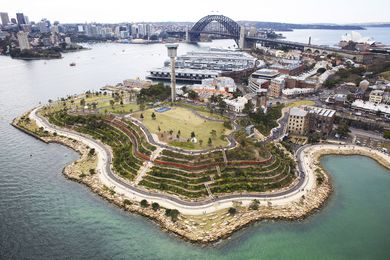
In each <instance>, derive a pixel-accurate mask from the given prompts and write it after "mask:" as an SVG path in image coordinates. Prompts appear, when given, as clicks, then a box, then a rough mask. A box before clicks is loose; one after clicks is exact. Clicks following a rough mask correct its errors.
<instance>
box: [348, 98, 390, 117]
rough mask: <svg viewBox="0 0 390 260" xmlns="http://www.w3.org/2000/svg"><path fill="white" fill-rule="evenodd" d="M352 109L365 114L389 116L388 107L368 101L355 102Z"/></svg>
mask: <svg viewBox="0 0 390 260" xmlns="http://www.w3.org/2000/svg"><path fill="white" fill-rule="evenodd" d="M351 107H352V108H354V109H356V110H362V111H365V112H370V113H375V114H376V113H378V112H379V113H383V114H385V115H390V105H386V104H379V105H377V104H375V103H372V102H369V101H363V100H361V99H357V100H355V101H354V102H353V103H352V105H351Z"/></svg>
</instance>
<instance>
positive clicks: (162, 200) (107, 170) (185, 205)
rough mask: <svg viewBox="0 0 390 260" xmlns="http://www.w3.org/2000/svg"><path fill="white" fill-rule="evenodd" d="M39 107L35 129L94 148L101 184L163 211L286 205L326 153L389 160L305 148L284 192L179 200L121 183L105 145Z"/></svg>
mask: <svg viewBox="0 0 390 260" xmlns="http://www.w3.org/2000/svg"><path fill="white" fill-rule="evenodd" d="M39 108H40V107H38V108H35V109H34V110H32V111H31V113H30V115H29V117H30V118H31V119H33V120H35V121H36V123H37V125H38V126H42V127H43V128H44V129H45V130H47V131H49V132H57V134H58V135H62V136H65V137H68V138H72V139H75V140H77V141H79V142H82V143H84V144H86V145H87V146H89V147H91V148H95V150H96V152H97V154H98V164H97V172H98V176H99V179H100V181H101V182H102V183H103V184H104V185H106V186H107V187H110V188H112V189H113V190H115V192H116V193H118V194H122V195H124V196H125V197H128V198H129V199H131V200H135V201H141V200H143V199H146V200H148V201H149V202H157V203H159V204H160V205H161V206H163V207H166V208H175V209H177V210H179V211H180V212H181V213H183V214H187V215H200V214H205V213H211V212H214V211H217V210H220V209H223V208H228V207H231V206H232V205H233V202H237V201H240V202H242V203H243V205H249V204H250V203H251V202H252V201H253V200H254V199H257V200H259V201H260V202H272V204H273V205H286V204H288V203H290V202H295V201H299V200H300V199H301V198H302V195H305V194H306V193H307V192H309V191H310V190H311V189H313V188H315V187H316V174H315V172H314V168H316V166H315V164H318V162H319V158H320V157H321V156H322V155H326V154H357V155H364V156H369V157H371V158H373V159H375V160H377V161H378V162H379V163H381V164H382V165H384V166H385V167H388V168H390V157H389V156H388V155H385V154H383V153H381V152H379V151H376V150H373V149H369V148H365V147H360V146H354V145H332V144H325V145H306V146H303V147H301V148H299V149H298V151H297V152H296V154H295V156H296V158H297V160H298V169H299V170H298V172H299V178H298V182H297V183H296V184H295V185H294V186H293V187H291V188H289V189H287V190H283V191H279V192H274V193H269V194H232V195H226V196H220V197H218V198H216V199H208V200H204V201H183V200H181V199H179V198H178V197H176V196H173V195H168V194H162V193H156V192H149V191H147V190H144V189H140V188H138V187H136V186H134V185H132V184H130V183H128V182H125V181H124V180H122V179H121V178H120V177H119V176H117V175H116V174H114V173H113V171H112V169H111V161H112V157H111V152H110V150H109V149H108V148H107V147H106V146H105V145H103V144H102V143H100V142H99V141H97V140H94V139H92V138H90V137H87V136H84V135H81V134H80V133H77V132H73V131H70V130H66V129H60V128H58V127H55V126H52V125H51V124H50V123H49V122H48V121H47V120H46V119H45V118H43V117H41V116H39V115H37V113H36V112H37V110H38V109H39Z"/></svg>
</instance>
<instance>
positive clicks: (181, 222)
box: [13, 120, 332, 244]
mask: <svg viewBox="0 0 390 260" xmlns="http://www.w3.org/2000/svg"><path fill="white" fill-rule="evenodd" d="M13 125H14V126H15V127H17V128H18V129H20V130H22V131H24V132H27V133H30V134H31V135H32V136H34V137H36V138H39V139H40V140H42V141H44V142H46V143H53V142H54V143H59V144H62V145H65V146H67V147H69V148H71V149H73V150H75V151H77V152H78V153H79V154H80V158H79V159H78V160H76V161H74V162H73V163H71V164H69V165H67V166H66V167H65V168H64V169H63V174H64V176H65V177H66V178H68V179H70V180H73V181H76V182H78V183H82V184H84V185H86V186H88V187H89V188H90V189H91V190H92V191H93V192H94V193H96V194H98V195H99V196H101V197H102V198H104V199H106V200H107V201H109V202H111V203H113V204H115V205H117V206H118V207H120V208H122V209H124V210H125V211H129V212H132V213H136V214H139V215H142V216H145V217H147V218H149V219H151V220H153V221H154V222H155V223H157V224H158V225H159V226H160V227H161V229H163V230H165V231H167V232H170V233H173V234H176V235H178V236H179V237H181V238H183V239H185V240H187V241H190V242H192V243H199V244H209V243H213V242H216V241H219V240H221V239H226V238H228V237H230V236H231V235H232V234H233V233H235V232H236V231H238V230H240V229H243V228H245V227H247V226H249V225H250V224H252V223H254V222H256V221H261V220H290V221H293V220H302V219H304V218H306V217H307V216H309V215H311V214H313V213H315V212H316V211H317V210H319V209H320V208H321V207H322V206H323V205H324V203H325V202H326V200H327V198H328V197H329V194H330V193H331V191H332V187H331V183H330V178H329V176H328V175H327V174H326V173H325V172H324V171H322V169H321V171H322V174H323V176H324V181H323V182H322V183H321V185H319V186H318V185H315V187H314V188H313V189H311V190H308V191H307V193H306V195H305V196H302V197H301V198H300V199H299V200H297V201H294V202H289V203H286V204H285V205H272V202H270V201H269V202H267V203H265V202H262V203H261V204H260V205H259V208H258V209H257V210H252V209H249V208H248V206H244V205H243V204H242V203H240V202H238V201H237V202H236V205H235V207H236V208H237V213H236V214H234V215H230V214H229V213H228V212H227V209H225V210H219V211H217V212H215V213H209V214H206V215H202V216H191V215H183V214H180V215H179V217H178V220H177V221H175V222H173V221H172V220H171V218H170V217H168V216H166V215H165V210H164V209H163V208H160V209H158V210H156V211H155V210H153V209H152V208H151V207H146V208H143V207H141V206H140V203H139V202H137V201H132V200H130V199H129V198H128V197H125V196H124V195H123V194H118V193H116V192H115V191H114V190H113V189H111V188H110V187H107V186H105V185H104V184H103V183H102V182H101V181H100V179H99V177H98V176H97V175H98V174H90V173H89V171H88V169H84V171H81V170H80V168H83V167H82V166H83V165H86V164H88V163H89V164H91V161H96V160H97V158H96V157H97V156H96V155H95V156H93V157H91V156H90V155H89V151H90V149H89V147H88V146H86V145H85V144H83V143H81V142H79V141H76V140H73V139H69V138H67V137H62V136H54V135H49V136H39V135H38V134H37V133H34V132H32V131H31V130H29V129H27V128H24V127H22V126H20V125H18V120H15V121H14V122H13Z"/></svg>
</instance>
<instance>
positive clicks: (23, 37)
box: [16, 31, 31, 50]
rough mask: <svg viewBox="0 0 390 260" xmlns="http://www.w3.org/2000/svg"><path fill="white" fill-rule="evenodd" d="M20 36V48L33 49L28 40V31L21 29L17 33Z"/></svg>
mask: <svg viewBox="0 0 390 260" xmlns="http://www.w3.org/2000/svg"><path fill="white" fill-rule="evenodd" d="M16 36H17V37H18V42H19V48H20V50H28V49H31V47H30V43H29V41H28V33H27V32H23V31H20V32H18V33H17V34H16Z"/></svg>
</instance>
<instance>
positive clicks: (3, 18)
mask: <svg viewBox="0 0 390 260" xmlns="http://www.w3.org/2000/svg"><path fill="white" fill-rule="evenodd" d="M0 18H1V24H2V25H3V26H6V25H7V24H9V16H8V13H0Z"/></svg>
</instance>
